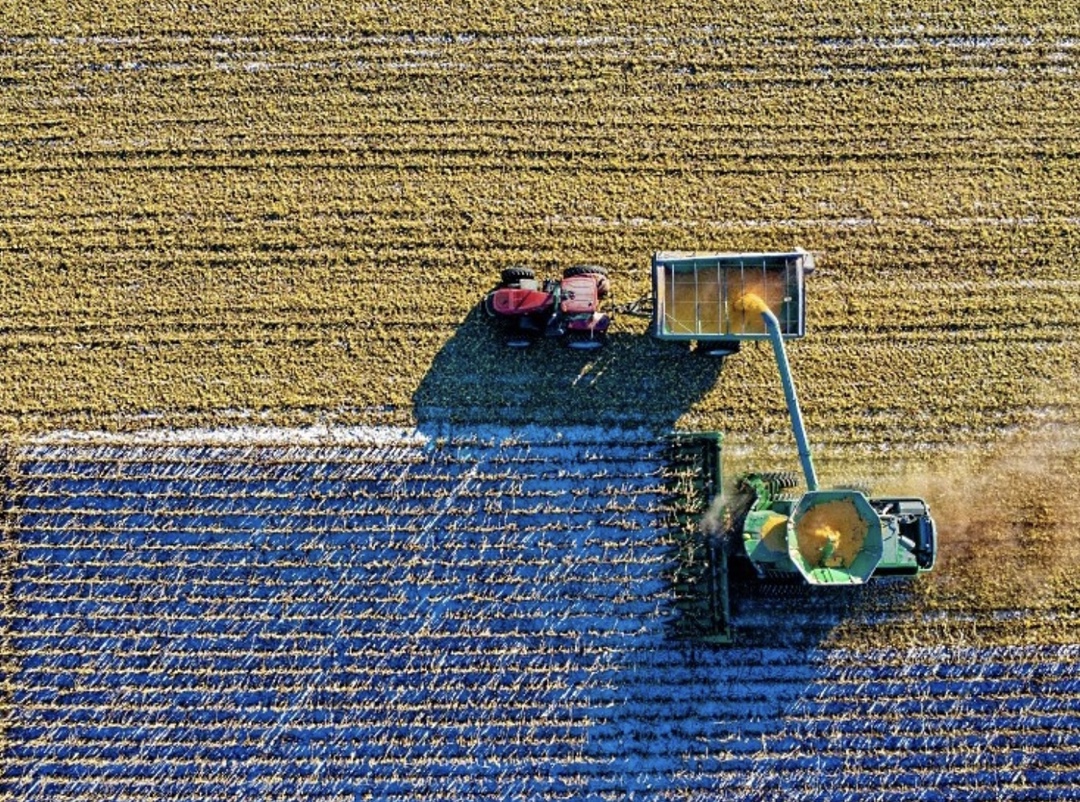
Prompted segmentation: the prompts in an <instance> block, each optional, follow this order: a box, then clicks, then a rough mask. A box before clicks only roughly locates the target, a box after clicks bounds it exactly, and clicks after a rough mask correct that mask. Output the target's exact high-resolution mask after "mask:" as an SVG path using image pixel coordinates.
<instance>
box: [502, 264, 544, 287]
mask: <svg viewBox="0 0 1080 802" xmlns="http://www.w3.org/2000/svg"><path fill="white" fill-rule="evenodd" d="M534 278H536V271H535V270H531V269H529V268H527V267H508V268H506V269H505V270H504V271H503V272H502V282H503V284H517V283H518V282H521V281H528V280H530V279H534Z"/></svg>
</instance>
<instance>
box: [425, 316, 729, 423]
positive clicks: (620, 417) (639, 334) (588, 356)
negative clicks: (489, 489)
mask: <svg viewBox="0 0 1080 802" xmlns="http://www.w3.org/2000/svg"><path fill="white" fill-rule="evenodd" d="M722 365H723V359H722V358H717V357H710V356H705V355H703V354H699V353H696V352H693V351H691V350H690V349H689V348H688V347H687V346H686V345H685V344H682V343H672V342H662V341H659V340H656V339H654V338H653V337H651V336H650V335H649V334H648V332H647V331H645V330H644V324H643V321H642V320H641V319H630V321H629V322H628V320H627V318H626V317H617V318H616V320H615V321H614V324H613V326H612V331H611V332H610V333H609V334H608V337H607V343H606V345H605V346H604V347H602V348H600V349H597V350H593V351H579V350H575V349H572V348H568V347H566V345H565V344H563V343H562V342H560V341H558V340H544V339H540V340H538V341H536V342H535V343H533V344H532V345H531V346H529V347H528V348H521V349H519V348H511V347H508V346H507V344H506V337H505V335H504V333H503V331H502V329H501V328H500V326H499V324H498V322H497V321H495V320H493V319H491V318H490V317H488V316H487V315H486V314H485V312H484V311H483V308H482V305H481V304H477V306H475V307H474V308H473V309H472V310H471V311H470V312H469V314H468V315H467V316H466V317H465V319H464V320H463V321H462V322H461V324H460V325H459V326H458V327H457V329H456V330H455V331H454V334H453V336H451V337H450V339H449V340H447V341H446V343H445V344H444V345H443V347H442V348H441V349H440V350H439V352H438V353H437V354H436V355H435V357H434V359H433V360H432V363H431V367H430V369H429V370H428V372H427V374H426V375H425V376H424V378H423V379H422V381H421V382H420V385H419V387H418V388H417V390H416V392H415V394H414V396H413V408H414V411H415V415H416V418H417V422H418V423H419V424H420V426H421V427H423V426H425V425H438V424H445V423H455V424H460V423H465V424H503V425H528V424H535V425H545V426H560V425H567V426H573V425H597V424H599V425H611V426H643V427H649V428H656V429H657V430H667V429H670V428H671V427H672V426H674V425H675V424H676V422H677V421H678V420H679V418H680V417H681V416H682V415H683V414H684V413H686V412H688V411H689V410H690V409H691V408H692V407H693V405H694V404H695V403H696V402H698V401H699V400H700V399H702V398H703V397H704V396H705V395H706V394H707V393H709V391H710V390H711V389H712V388H713V387H714V385H715V384H716V381H717V378H718V377H719V375H720V371H721V368H722Z"/></svg>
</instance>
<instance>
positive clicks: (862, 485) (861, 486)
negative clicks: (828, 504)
mask: <svg viewBox="0 0 1080 802" xmlns="http://www.w3.org/2000/svg"><path fill="white" fill-rule="evenodd" d="M832 489H833V490H854V491H855V492H856V493H862V494H863V495H864V496H866V497H867V498H870V483H869V482H852V483H851V484H846V485H834V486H833V488H832Z"/></svg>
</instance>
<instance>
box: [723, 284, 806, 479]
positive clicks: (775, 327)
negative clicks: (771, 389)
mask: <svg viewBox="0 0 1080 802" xmlns="http://www.w3.org/2000/svg"><path fill="white" fill-rule="evenodd" d="M735 308H736V309H741V310H743V311H746V312H760V313H761V316H762V318H764V320H765V328H766V329H767V330H768V332H769V339H770V340H771V341H772V347H773V353H774V354H775V355H776V367H777V368H778V369H779V371H780V382H781V383H782V384H783V385H784V399H785V400H786V401H787V408H788V414H789V415H790V416H791V430H792V432H793V433H794V434H795V444H796V445H797V446H798V449H799V462H801V463H802V470H803V476H804V477H805V478H806V489H807V490H809V491H814V490H817V489H818V482H817V474H816V473H815V472H814V460H813V459H812V458H811V456H810V445H809V443H807V441H806V428H805V427H804V426H803V421H802V413H801V412H800V411H799V398H798V396H797V395H796V394H795V382H794V381H793V380H792V378H791V368H790V366H789V365H788V360H787V352H786V351H785V350H784V339H783V337H781V336H780V321H779V320H777V319H776V315H774V314H773V312H772V310H771V309H769V306H768V304H766V303H765V301H763V300H762V299H761V297H760V296H758V295H755V294H754V293H752V292H748V293H745V294H744V295H742V296H740V297H739V299H738V300H737V301H735Z"/></svg>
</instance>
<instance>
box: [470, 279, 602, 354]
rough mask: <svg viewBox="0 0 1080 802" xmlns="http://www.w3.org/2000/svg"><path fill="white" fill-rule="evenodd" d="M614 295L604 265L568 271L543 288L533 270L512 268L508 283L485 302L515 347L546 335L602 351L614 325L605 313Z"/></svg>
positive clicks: (572, 345) (545, 283) (511, 344)
mask: <svg viewBox="0 0 1080 802" xmlns="http://www.w3.org/2000/svg"><path fill="white" fill-rule="evenodd" d="M609 291H610V284H609V282H608V277H607V273H606V271H605V270H604V268H602V267H594V266H592V265H577V266H575V267H568V268H566V270H564V271H563V277H562V280H561V281H560V280H555V279H546V280H545V281H544V283H543V284H542V285H541V284H540V282H538V281H537V280H536V274H535V273H534V272H533V271H532V270H530V269H529V268H527V267H508V268H507V269H506V270H504V271H503V272H502V283H501V284H500V285H499V287H498V288H497V289H495V290H492V291H491V292H490V293H488V295H487V297H486V298H485V299H484V311H485V312H487V313H488V314H489V315H490V316H491V317H494V318H497V319H498V320H500V321H501V322H502V323H503V325H504V327H505V329H506V331H507V339H506V344H507V345H509V346H510V347H512V348H524V347H526V346H528V345H530V344H531V343H532V342H533V341H534V340H537V339H539V338H540V337H565V338H566V344H567V345H568V346H570V347H571V348H586V349H591V348H599V347H600V346H601V345H603V344H604V338H605V334H606V333H607V330H608V326H609V325H610V324H611V317H610V316H609V315H607V314H604V313H603V312H601V311H600V302H601V301H602V300H604V299H605V298H606V297H607V296H608V293H609Z"/></svg>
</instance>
